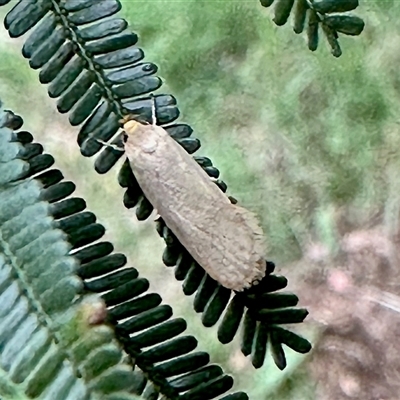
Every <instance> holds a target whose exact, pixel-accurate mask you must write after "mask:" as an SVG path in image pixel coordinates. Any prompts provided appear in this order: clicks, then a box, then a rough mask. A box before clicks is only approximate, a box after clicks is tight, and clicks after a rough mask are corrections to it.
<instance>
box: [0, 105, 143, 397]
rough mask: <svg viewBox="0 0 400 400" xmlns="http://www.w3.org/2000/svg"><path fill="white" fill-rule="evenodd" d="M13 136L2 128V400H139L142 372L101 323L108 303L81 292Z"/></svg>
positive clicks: (0, 117)
mask: <svg viewBox="0 0 400 400" xmlns="http://www.w3.org/2000/svg"><path fill="white" fill-rule="evenodd" d="M0 112H1V114H0V125H4V124H6V122H7V121H6V115H7V112H5V111H3V110H1V111H0ZM14 135H15V134H14V133H13V132H12V131H11V130H10V129H8V128H7V127H4V126H3V127H2V128H0V303H1V309H0V343H1V346H0V349H1V350H0V398H1V399H2V400H18V399H21V400H22V399H31V398H40V399H49V400H54V399H57V400H63V399H65V400H67V399H74V400H78V399H99V400H100V399H114V400H117V399H126V400H128V399H129V400H135V399H139V397H137V396H136V395H134V394H133V393H132V389H133V387H134V385H135V381H136V379H135V374H136V373H134V372H133V370H132V366H131V365H130V363H129V362H128V361H129V360H128V357H127V356H126V354H125V353H124V352H123V350H122V348H121V346H120V344H119V343H118V342H117V340H116V339H115V336H114V332H113V330H112V329H111V328H110V327H108V326H106V325H104V323H103V321H104V312H105V311H104V309H105V306H104V302H103V301H102V300H101V299H100V296H99V295H90V296H89V295H82V294H80V292H81V291H82V289H83V282H82V280H81V279H80V278H78V277H77V276H76V269H77V267H78V263H77V261H76V260H75V258H74V257H72V256H70V255H69V251H70V249H71V245H70V244H69V243H68V241H67V235H66V234H65V233H64V232H63V231H61V230H59V229H57V228H56V226H55V224H54V220H53V218H52V216H51V213H50V205H49V203H47V202H45V201H42V200H41V195H42V193H43V190H44V188H43V185H42V184H41V182H40V181H39V180H36V179H32V178H31V177H29V178H26V179H24V178H23V176H24V175H26V174H27V173H28V171H29V170H30V168H31V166H30V164H29V162H27V161H24V160H21V159H20V158H18V157H19V153H20V151H21V149H22V145H21V144H20V143H18V142H16V141H15V136H14ZM13 140H14V142H13Z"/></svg>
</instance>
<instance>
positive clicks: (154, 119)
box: [151, 93, 157, 125]
mask: <svg viewBox="0 0 400 400" xmlns="http://www.w3.org/2000/svg"><path fill="white" fill-rule="evenodd" d="M151 124H152V125H157V115H156V100H155V98H154V94H153V93H152V94H151Z"/></svg>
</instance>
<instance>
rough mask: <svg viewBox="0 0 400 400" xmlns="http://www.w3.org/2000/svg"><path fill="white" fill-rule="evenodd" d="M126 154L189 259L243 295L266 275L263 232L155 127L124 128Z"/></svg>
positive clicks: (133, 124)
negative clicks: (188, 255) (243, 292)
mask: <svg viewBox="0 0 400 400" xmlns="http://www.w3.org/2000/svg"><path fill="white" fill-rule="evenodd" d="M124 130H125V132H126V134H127V141H126V144H125V153H126V155H127V157H128V160H129V162H130V166H131V169H132V171H133V173H134V175H135V177H136V179H137V181H138V183H139V185H140V187H141V188H142V190H143V193H144V194H145V195H146V197H147V199H148V200H149V201H150V203H151V204H152V205H153V207H154V208H155V209H156V210H157V212H158V213H159V215H160V216H161V217H162V218H163V220H164V221H165V223H166V225H167V226H168V227H169V228H170V229H171V231H172V232H173V233H174V234H175V236H176V237H177V238H178V240H179V241H180V242H181V243H182V245H183V246H184V247H185V248H186V250H187V251H188V252H189V254H190V255H191V256H192V257H193V258H194V259H195V260H196V261H197V262H198V263H199V264H200V265H201V266H202V267H203V268H204V269H205V271H207V273H208V274H209V275H210V276H211V277H212V278H213V279H215V280H216V281H218V282H219V283H221V285H223V286H225V287H227V288H229V289H233V290H237V291H242V290H243V289H245V288H249V287H250V286H251V284H252V283H254V282H256V281H258V280H261V279H262V278H263V277H264V275H265V248H264V242H263V232H262V229H261V227H260V225H259V223H258V221H257V219H256V217H255V216H254V215H253V214H252V213H251V212H250V211H248V210H245V209H244V208H242V207H239V206H237V205H233V204H231V203H230V201H229V199H228V198H227V197H226V195H225V194H224V193H222V191H221V190H220V189H219V188H218V187H217V185H215V183H213V182H212V181H211V180H210V178H209V177H208V175H207V174H206V173H205V172H204V171H203V169H202V168H201V167H200V166H199V165H198V164H197V163H196V161H195V160H194V159H193V158H192V157H191V156H190V155H189V154H188V153H187V152H186V151H185V150H184V149H183V148H182V147H181V146H180V145H179V144H178V143H176V142H175V141H174V140H173V139H172V138H171V137H170V136H169V135H168V133H167V132H166V131H165V130H164V129H163V128H161V127H159V126H156V125H143V124H141V123H139V122H137V121H134V120H131V121H127V122H126V123H125V124H124Z"/></svg>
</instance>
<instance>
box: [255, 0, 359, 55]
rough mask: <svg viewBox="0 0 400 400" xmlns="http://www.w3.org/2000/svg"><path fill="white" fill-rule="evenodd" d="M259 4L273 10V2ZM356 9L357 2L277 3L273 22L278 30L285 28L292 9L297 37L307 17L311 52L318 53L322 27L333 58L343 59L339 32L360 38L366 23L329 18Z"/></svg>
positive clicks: (351, 18) (285, 0)
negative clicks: (281, 26)
mask: <svg viewBox="0 0 400 400" xmlns="http://www.w3.org/2000/svg"><path fill="white" fill-rule="evenodd" d="M295 1H296V3H295ZM260 3H261V5H262V6H263V7H270V6H271V5H272V4H273V3H274V0H271V1H264V0H260ZM357 7H358V0H275V7H274V18H273V21H274V22H275V24H276V25H278V26H280V25H284V24H286V22H287V21H288V19H289V16H290V13H291V11H292V9H293V10H294V11H293V14H294V16H293V30H294V32H295V33H301V32H303V29H304V25H305V23H306V19H307V16H308V23H307V38H308V48H309V49H310V50H311V51H315V50H317V48H318V28H319V26H320V25H321V28H322V31H323V33H324V35H325V37H326V39H327V42H328V44H329V46H330V48H331V52H332V55H333V56H335V57H340V56H341V55H342V50H341V48H340V45H339V41H338V32H340V33H343V34H344V35H352V36H357V35H359V34H360V33H361V32H362V31H363V29H364V21H363V20H362V19H361V18H359V17H357V16H355V15H348V14H335V15H329V14H331V13H344V12H347V11H352V10H354V9H356V8H357ZM326 14H328V15H326Z"/></svg>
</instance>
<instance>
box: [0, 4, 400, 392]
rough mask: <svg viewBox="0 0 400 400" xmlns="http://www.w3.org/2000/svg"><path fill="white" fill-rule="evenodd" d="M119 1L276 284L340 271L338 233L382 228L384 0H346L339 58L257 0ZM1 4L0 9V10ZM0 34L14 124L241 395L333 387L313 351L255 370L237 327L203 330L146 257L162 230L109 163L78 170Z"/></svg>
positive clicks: (387, 90)
mask: <svg viewBox="0 0 400 400" xmlns="http://www.w3.org/2000/svg"><path fill="white" fill-rule="evenodd" d="M122 4H123V10H122V13H123V15H124V16H125V18H126V19H127V20H128V21H129V22H130V25H131V28H132V30H134V31H135V32H137V33H138V34H139V37H140V42H139V46H141V47H142V48H143V49H144V51H145V54H146V60H147V61H151V62H154V63H156V64H157V65H158V66H159V75H160V76H161V77H162V78H163V80H164V85H163V87H162V89H161V90H160V92H163V93H171V94H173V95H174V96H175V97H176V98H177V100H178V104H179V106H180V109H181V112H182V115H181V121H184V122H187V123H189V124H191V125H192V126H193V128H194V130H195V133H194V135H195V136H197V137H198V138H200V139H201V141H202V148H201V149H200V150H199V152H198V153H197V154H198V155H205V156H209V157H210V158H211V159H212V160H213V162H214V164H215V166H216V167H217V168H219V169H220V170H221V177H222V179H223V180H224V181H225V182H226V183H227V184H228V193H229V194H230V195H233V196H234V197H236V198H237V199H238V200H239V202H240V203H241V204H242V205H244V206H246V207H247V208H249V209H252V210H253V211H255V212H256V213H257V214H258V215H259V216H260V219H261V221H262V224H263V227H264V230H265V232H266V235H267V242H268V246H269V253H268V254H269V259H270V260H273V261H274V262H275V263H276V264H277V272H278V273H279V272H281V273H283V274H284V275H285V276H287V277H288V279H289V282H290V290H292V291H294V292H295V293H298V294H300V297H301V294H302V293H307V292H308V291H309V290H310V288H311V286H312V285H314V286H315V280H312V279H311V278H310V277H313V279H314V278H315V276H317V277H318V279H317V281H318V282H319V283H318V285H317V286H318V287H319V288H320V289H321V288H324V289H323V293H328V292H329V291H331V288H330V287H328V286H329V285H328V286H324V285H327V283H326V279H325V278H326V276H328V275H329V271H330V270H333V269H335V268H342V269H344V270H345V271H346V273H347V272H348V273H349V275H350V276H353V273H352V270H351V269H349V267H348V263H347V264H346V262H344V261H343V260H348V258H346V257H345V258H343V255H344V253H346V250H345V249H344V246H343V238H344V237H345V236H346V235H348V234H349V233H351V232H354V231H363V230H367V229H370V228H371V227H375V226H379V227H380V231H379V235H381V236H382V235H383V236H384V237H385V238H387V239H388V240H389V241H390V242H391V243H395V242H396V238H397V235H398V231H399V229H398V225H399V223H398V220H399V205H400V202H399V197H400V177H399V172H398V171H399V166H400V157H399V156H400V146H399V145H400V134H399V122H400V118H399V117H398V110H400V71H399V65H400V24H399V23H398V21H399V20H400V2H399V1H394V0H392V1H391V0H385V1H367V0H365V1H361V5H360V7H359V8H358V9H357V10H356V11H355V13H356V14H357V15H359V16H360V17H362V18H363V19H364V20H365V22H366V28H365V30H364V32H363V33H362V34H361V36H360V37H356V38H354V37H346V36H341V38H340V44H341V47H342V50H343V55H342V57H340V58H339V59H336V58H334V57H333V56H331V55H330V51H329V48H328V46H327V44H326V42H325V39H324V38H321V39H320V45H319V48H318V50H317V51H316V52H314V53H312V52H310V51H309V50H308V48H307V45H306V40H305V36H304V34H301V35H296V34H294V32H293V30H292V28H291V26H290V23H288V24H287V25H286V26H284V27H280V28H277V27H276V26H275V25H274V24H273V22H272V21H271V13H270V10H268V9H265V8H262V7H261V6H260V4H259V2H258V0H248V1H231V0H225V1H198V0H185V1H174V0H154V1H152V0H147V1H136V0H126V1H122ZM9 8H10V7H8V8H3V9H0V11H1V13H2V16H4V14H5V11H6V10H7V9H9ZM0 35H1V36H0V51H1V58H0V93H1V98H2V100H3V101H4V102H5V103H6V106H7V108H11V109H13V110H14V111H15V112H16V113H19V114H21V115H22V116H23V117H24V119H25V122H26V124H25V126H24V127H25V129H27V130H30V131H31V132H32V133H33V134H34V136H35V138H36V140H37V141H40V142H41V143H42V144H43V145H44V146H45V149H46V150H47V151H48V152H50V153H51V154H53V155H54V156H55V158H56V165H57V166H58V167H59V168H61V169H62V170H63V172H64V173H65V175H66V177H67V178H69V179H72V180H74V181H75V183H76V184H77V187H78V189H77V190H78V194H80V195H82V196H84V197H85V198H86V199H87V202H88V206H89V208H91V209H92V210H93V211H94V212H95V213H96V214H97V215H98V216H99V219H100V221H101V222H102V223H104V225H105V226H106V227H107V228H108V234H107V235H108V239H110V240H112V241H113V242H114V243H115V244H116V249H117V250H119V251H123V252H125V253H127V254H128V255H129V258H130V262H131V263H132V264H133V265H134V266H135V267H137V268H139V270H140V272H141V273H142V274H143V275H144V276H146V277H148V278H149V279H151V282H152V288H153V289H154V290H157V291H160V292H161V293H162V294H163V297H164V299H165V300H166V301H168V302H169V303H171V304H172V305H173V306H174V310H175V311H176V314H177V315H184V316H185V318H187V319H188V320H189V321H190V325H191V326H190V328H189V331H190V332H192V333H195V334H196V336H199V337H200V339H201V346H202V347H203V348H205V349H206V350H207V351H210V352H211V353H212V359H213V361H215V362H220V363H222V364H223V366H224V368H225V369H226V370H228V371H230V372H232V373H233V374H234V376H235V378H236V382H237V383H236V388H237V389H240V390H245V391H247V392H248V393H249V395H250V396H251V398H252V399H263V400H264V399H265V400H266V399H294V400H297V399H300V400H302V399H336V398H339V397H335V396H336V395H332V396H333V397H329V395H326V396H325V395H324V394H322V393H323V392H324V389H323V388H324V382H319V385H322V389H316V387H317V386H316V384H317V381H318V379H319V377H318V374H317V375H315V374H313V372H312V371H313V367H312V366H311V369H310V368H308V366H309V365H311V364H312V363H318V359H317V361H316V360H315V357H314V356H311V357H305V356H298V355H296V354H294V353H292V352H290V351H289V350H288V352H287V355H288V365H289V366H288V368H287V371H285V372H280V371H278V370H277V369H276V368H275V367H274V366H273V365H272V363H271V362H270V360H269V361H268V363H267V365H266V366H264V367H263V368H262V369H261V370H259V371H257V372H254V371H253V370H252V368H251V367H249V362H248V360H246V359H245V358H244V357H243V356H242V355H241V353H240V351H239V348H238V346H239V344H238V342H237V341H236V342H234V343H233V344H231V345H228V346H221V345H219V344H218V342H217V341H216V340H215V337H216V330H215V329H214V328H213V329H205V328H203V327H201V324H200V323H199V316H197V315H194V312H193V311H192V310H191V301H192V299H190V298H189V299H187V298H184V296H183V294H182V293H181V290H180V285H179V284H178V283H177V282H175V281H174V278H173V276H172V275H173V274H172V271H171V270H168V269H167V268H165V267H164V266H162V264H161V261H160V260H161V253H162V250H163V244H162V241H161V240H160V239H159V238H158V236H157V234H156V233H155V230H154V226H153V224H152V223H151V221H150V222H146V223H140V224H139V223H137V222H136V221H135V217H134V212H133V211H127V210H125V209H124V208H123V206H122V205H121V198H122V194H123V191H122V190H121V188H119V187H118V185H117V184H116V179H115V178H116V174H117V168H114V169H113V170H112V171H111V172H110V173H109V174H107V175H106V176H98V175H96V174H95V173H94V172H93V160H88V159H84V158H83V157H81V156H80V154H79V149H78V146H77V144H76V139H75V138H76V134H77V132H78V130H77V129H74V128H72V127H70V126H69V125H68V123H67V117H66V116H60V115H58V114H57V112H56V111H55V102H54V101H53V100H50V99H48V97H47V94H46V90H45V88H44V87H41V86H40V84H39V82H38V79H37V72H35V71H32V70H30V69H29V67H28V65H27V61H26V60H24V59H23V57H22V56H21V55H20V48H21V45H22V43H23V41H22V39H18V40H10V39H9V38H8V36H7V33H6V32H5V30H4V29H2V30H1V32H0ZM83 173H84V174H83ZM381 236H380V237H381ZM318 251H319V252H318ZM359 262H360V263H362V262H363V259H360V261H359ZM396 262H397V261H396V260H395V261H393V263H392V265H391V266H390V268H392V269H393V270H396V268H395V267H398V265H397V264H396ZM366 273H368V271H364V275H365V274H366ZM327 274H328V275H327ZM356 278H357V277H356ZM395 278H396V275H395V273H394V274H392V275H390V274H389V275H386V281H387V285H389V286H390V287H392V289H393V291H392V293H394V294H395V295H399V294H400V291H398V290H399V285H396V284H394V283H393V282H394V281H393V282H390V280H391V279H392V280H395ZM310 279H311V281H312V282H311V281H310ZM379 279H381V275H379V274H375V275H374V274H372V275H371V279H370V280H369V281H368V282H364V281H363V282H362V284H363V285H364V283H365V284H366V285H367V286H368V287H370V286H373V287H375V286H376V281H379ZM165 282H168V284H166V283H165ZM355 282H356V283H355V284H356V286H357V285H358V282H357V280H356V281H355ZM363 287H364V286H363ZM396 291H397V292H396ZM395 292H396V293H395ZM329 293H330V292H329ZM304 298H305V299H307V296H305V297H304ZM304 298H303V302H302V299H301V302H302V303H301V305H302V306H304V305H305V306H307V307H309V308H310V310H311V311H312V310H314V309H315V314H313V312H311V315H310V317H309V318H308V319H307V320H306V323H305V324H304V326H303V327H299V329H298V332H302V333H303V334H305V335H306V336H307V337H308V338H309V339H313V340H315V344H316V347H317V348H318V345H319V344H318V343H319V342H317V338H322V337H323V334H324V333H323V332H324V331H325V330H326V328H327V326H329V324H330V322H329V321H328V322H327V320H325V319H319V318H318V315H320V314H319V311H320V310H318V309H317V307H318V305H317V304H315V302H316V300H315V299H314V303H313V299H311V300H310V301H309V302H308V301H307V300H304ZM316 298H317V297H316ZM357 298H360V297H359V296H358V297H357ZM332 301H333V300H332ZM397 316H398V313H397V314H396V317H397ZM307 321H308V322H307ZM322 327H323V329H322ZM321 340H322V339H321ZM301 363H303V364H304V366H306V368H302V367H300V364H301ZM314 369H315V368H314ZM326 387H327V385H325V388H326ZM344 393H346V392H344ZM324 396H325V397H324ZM346 396H347V395H346ZM341 398H347V397H341ZM349 398H350V397H349ZM353 398H354V396H353ZM356 398H367V397H362V396H361V397H356ZM385 398H386V397H385ZM393 399H394V398H393Z"/></svg>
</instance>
